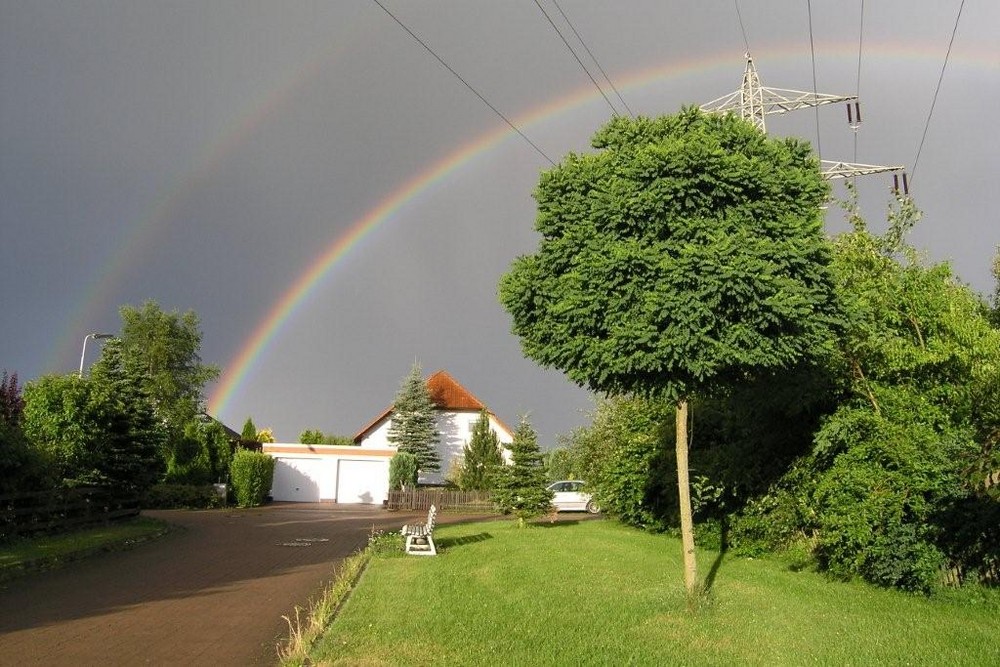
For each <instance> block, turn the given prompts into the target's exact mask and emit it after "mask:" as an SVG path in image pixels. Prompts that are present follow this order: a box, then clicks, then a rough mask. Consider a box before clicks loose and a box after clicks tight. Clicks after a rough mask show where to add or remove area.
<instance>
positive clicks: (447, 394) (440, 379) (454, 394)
mask: <svg viewBox="0 0 1000 667" xmlns="http://www.w3.org/2000/svg"><path fill="white" fill-rule="evenodd" d="M426 384H427V390H428V391H429V392H430V395H431V400H432V401H434V407H435V408H437V409H438V410H447V411H452V412H460V411H471V410H475V411H477V412H478V411H479V410H486V406H485V405H484V404H483V402H482V401H480V400H479V399H478V398H476V397H475V396H474V395H473V393H472V392H471V391H469V390H468V389H466V388H465V387H463V386H462V385H461V383H460V382H459V381H458V380H456V379H455V378H453V377H452V376H451V374H450V373H448V371H445V370H440V371H437V372H436V373H434V374H433V375H431V376H430V377H429V378H427V380H426ZM394 407H395V406H394V405H390V406H389V407H388V408H386V409H385V410H383V411H382V412H381V413H379V415H378V416H377V417H375V419H373V420H371V421H370V422H368V424H367V425H366V426H365V427H364V428H363V429H361V430H360V431H358V433H357V435H355V436H354V442H358V443H360V442H361V441H362V440H363V439H364V437H365V436H366V435H368V434H369V433H370V432H372V431H374V430H375V429H376V428H377V427H378V426H379V425H380V424H382V422H384V421H385V420H386V419H388V418H389V417H390V415H392V411H393V408H394ZM489 414H490V415H491V416H492V417H493V419H495V420H496V421H497V423H498V424H499V425H500V426H501V427H502V428H504V429H505V430H507V431H508V432H511V433H513V431H510V429H509V428H507V425H506V424H504V423H503V422H501V421H500V418H499V417H497V416H496V415H495V414H493V413H492V412H490V413H489Z"/></svg>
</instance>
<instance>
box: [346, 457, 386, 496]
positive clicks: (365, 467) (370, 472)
mask: <svg viewBox="0 0 1000 667" xmlns="http://www.w3.org/2000/svg"><path fill="white" fill-rule="evenodd" d="M388 497H389V463H388V460H381V461H350V460H341V461H340V468H339V471H338V474H337V502H338V503H364V504H366V505H381V504H382V501H383V500H385V499H386V498H388Z"/></svg>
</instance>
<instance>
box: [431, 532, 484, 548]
mask: <svg viewBox="0 0 1000 667" xmlns="http://www.w3.org/2000/svg"><path fill="white" fill-rule="evenodd" d="M492 539H493V536H492V535H491V534H489V533H476V534H475V535H462V536H461V537H440V538H438V539H436V540H434V541H435V542H436V543H437V546H438V548H440V549H450V548H451V547H461V546H465V545H466V544H475V543H476V542H485V541H486V540H492Z"/></svg>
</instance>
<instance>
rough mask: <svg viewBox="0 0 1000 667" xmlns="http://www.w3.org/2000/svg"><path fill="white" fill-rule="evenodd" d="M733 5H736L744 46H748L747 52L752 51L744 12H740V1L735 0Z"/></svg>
mask: <svg viewBox="0 0 1000 667" xmlns="http://www.w3.org/2000/svg"><path fill="white" fill-rule="evenodd" d="M733 5H735V7H736V18H738V19H739V20H740V31H741V32H742V33H743V46H745V47H746V49H747V51H746V52H747V53H748V54H749V53H750V40H749V39H747V28H746V26H745V25H743V14H741V13H740V2H739V0H733Z"/></svg>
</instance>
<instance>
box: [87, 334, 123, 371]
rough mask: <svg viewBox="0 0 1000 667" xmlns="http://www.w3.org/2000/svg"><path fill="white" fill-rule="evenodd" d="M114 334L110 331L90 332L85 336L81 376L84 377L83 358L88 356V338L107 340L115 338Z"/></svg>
mask: <svg viewBox="0 0 1000 667" xmlns="http://www.w3.org/2000/svg"><path fill="white" fill-rule="evenodd" d="M114 337H115V335H114V334H109V333H89V334H87V335H86V336H84V337H83V352H81V353H80V373H79V375H80V377H83V359H84V357H86V356H87V340H88V339H91V338H93V339H94V340H105V339H107V338H114Z"/></svg>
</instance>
